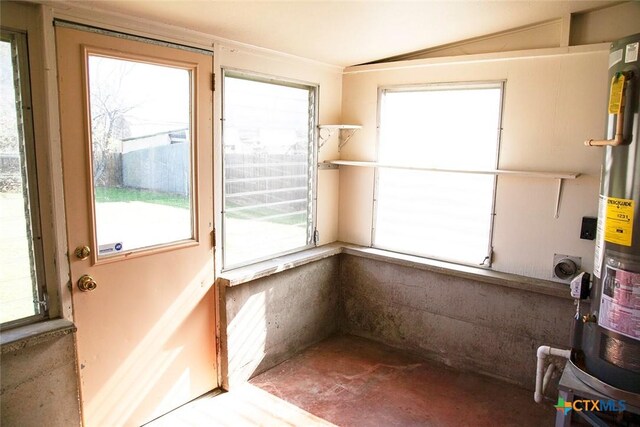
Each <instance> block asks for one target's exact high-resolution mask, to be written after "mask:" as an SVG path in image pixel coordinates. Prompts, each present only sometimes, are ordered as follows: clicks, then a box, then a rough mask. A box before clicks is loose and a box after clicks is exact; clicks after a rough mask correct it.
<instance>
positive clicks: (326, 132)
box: [318, 126, 334, 150]
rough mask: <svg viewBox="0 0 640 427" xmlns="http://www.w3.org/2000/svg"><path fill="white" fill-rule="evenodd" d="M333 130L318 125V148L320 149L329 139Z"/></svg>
mask: <svg viewBox="0 0 640 427" xmlns="http://www.w3.org/2000/svg"><path fill="white" fill-rule="evenodd" d="M333 131H334V129H331V128H326V127H322V126H320V130H319V131H318V150H319V149H321V148H322V146H323V145H324V144H326V143H327V141H328V140H329V139H331V135H333Z"/></svg>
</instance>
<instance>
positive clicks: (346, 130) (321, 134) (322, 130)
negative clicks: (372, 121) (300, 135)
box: [318, 125, 362, 151]
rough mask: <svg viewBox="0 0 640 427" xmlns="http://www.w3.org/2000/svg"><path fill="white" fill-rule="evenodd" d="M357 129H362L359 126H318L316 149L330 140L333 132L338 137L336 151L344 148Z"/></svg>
mask: <svg viewBox="0 0 640 427" xmlns="http://www.w3.org/2000/svg"><path fill="white" fill-rule="evenodd" d="M359 129H362V126H360V125H318V149H320V148H322V146H323V145H324V144H325V143H326V142H327V141H328V140H329V139H330V138H331V136H332V135H333V134H334V132H335V131H336V130H337V131H338V132H340V133H339V135H338V151H340V150H341V149H342V147H344V146H345V145H346V144H347V142H349V140H350V139H351V137H352V136H353V134H355V133H356V132H357V131H358V130H359Z"/></svg>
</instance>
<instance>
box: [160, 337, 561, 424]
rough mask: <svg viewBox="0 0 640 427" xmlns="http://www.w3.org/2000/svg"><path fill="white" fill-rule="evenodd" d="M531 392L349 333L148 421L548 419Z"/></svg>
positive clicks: (550, 411)
mask: <svg viewBox="0 0 640 427" xmlns="http://www.w3.org/2000/svg"><path fill="white" fill-rule="evenodd" d="M554 417H555V409H554V408H553V406H552V405H551V404H549V403H547V404H544V405H536V404H535V403H534V402H533V393H532V392H531V391H528V390H524V389H521V388H519V387H516V386H513V385H511V384H507V383H504V382H501V381H498V380H495V379H491V378H487V377H484V376H481V375H476V374H472V373H461V372H458V371H455V370H452V369H449V368H446V367H444V366H442V365H440V364H437V363H434V362H430V361H425V360H423V359H420V358H417V357H413V356H409V355H406V354H404V353H403V352H402V351H399V350H396V349H393V348H390V347H387V346H384V345H382V344H379V343H375V342H372V341H369V340H365V339H363V338H358V337H353V336H336V337H332V338H329V339H327V340H325V341H323V342H321V343H319V344H316V345H314V346H312V347H310V348H308V349H307V350H305V351H304V352H302V353H300V354H298V355H297V356H295V357H293V358H291V359H289V360H287V361H285V362H284V363H282V364H280V365H278V366H276V367H275V368H272V369H270V370H269V371H267V372H265V373H263V374H261V375H258V376H256V377H255V378H253V379H252V380H251V381H250V382H249V384H246V385H244V386H242V387H239V388H235V389H234V390H232V391H231V392H230V393H225V394H222V395H219V396H216V397H212V396H205V397H204V398H201V399H199V400H197V401H195V402H192V403H191V404H189V405H186V406H184V407H182V408H180V409H178V410H176V411H174V412H172V413H171V414H168V415H167V416H165V417H162V418H160V419H158V420H156V421H155V422H153V423H151V424H150V426H153V427H159V426H169V425H171V426H175V425H192V426H200V425H202V426H204V425H207V426H211V425H234V426H237V425H265V426H280V425H296V426H298V425H304V426H310V425H331V424H335V425H340V426H381V425H385V426H403V427H404V426H456V427H458V426H474V427H475V426H492V427H495V426H519V427H523V426H545V425H546V426H552V425H553V422H554Z"/></svg>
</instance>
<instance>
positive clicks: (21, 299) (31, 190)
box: [0, 30, 47, 325]
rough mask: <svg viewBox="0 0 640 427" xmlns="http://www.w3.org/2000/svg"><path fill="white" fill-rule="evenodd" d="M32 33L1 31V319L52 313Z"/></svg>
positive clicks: (10, 320)
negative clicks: (37, 160)
mask: <svg viewBox="0 0 640 427" xmlns="http://www.w3.org/2000/svg"><path fill="white" fill-rule="evenodd" d="M26 43H27V41H26V36H25V35H24V34H22V33H17V32H10V31H5V30H2V31H1V32H0V94H1V96H0V167H1V169H0V323H2V324H3V325H8V324H16V323H22V322H29V321H33V320H37V319H40V318H42V317H44V316H46V314H47V306H46V296H45V287H44V274H43V259H42V236H41V232H40V216H39V212H38V197H37V196H38V190H37V186H36V169H35V166H36V164H35V147H34V139H33V121H32V117H31V99H30V88H29V70H28V60H27V52H26V46H27V44H26Z"/></svg>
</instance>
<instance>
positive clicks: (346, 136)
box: [338, 129, 358, 152]
mask: <svg viewBox="0 0 640 427" xmlns="http://www.w3.org/2000/svg"><path fill="white" fill-rule="evenodd" d="M357 131H358V129H340V136H339V143H338V152H340V150H342V147H344V146H345V145H347V142H349V140H350V139H351V137H352V136H353V135H354V134H355V133H356V132H357Z"/></svg>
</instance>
